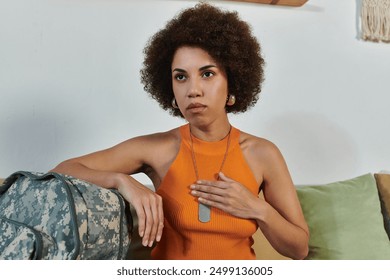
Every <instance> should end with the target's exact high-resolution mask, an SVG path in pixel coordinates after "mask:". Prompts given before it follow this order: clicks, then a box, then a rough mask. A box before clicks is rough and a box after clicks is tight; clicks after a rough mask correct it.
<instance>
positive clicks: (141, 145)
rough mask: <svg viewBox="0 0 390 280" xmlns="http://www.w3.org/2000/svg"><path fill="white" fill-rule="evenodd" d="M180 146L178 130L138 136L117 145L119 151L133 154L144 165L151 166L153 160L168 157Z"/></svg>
mask: <svg viewBox="0 0 390 280" xmlns="http://www.w3.org/2000/svg"><path fill="white" fill-rule="evenodd" d="M179 145H180V132H179V129H178V128H175V129H172V130H169V131H166V132H158V133H153V134H147V135H142V136H137V137H134V138H131V139H129V140H126V141H124V142H123V143H120V144H119V145H117V147H114V148H117V149H119V150H122V151H124V152H129V151H130V152H131V153H132V154H134V155H137V157H138V158H141V159H142V161H143V162H144V163H147V164H151V163H152V162H153V159H158V158H161V157H166V156H167V155H169V154H171V153H174V152H175V150H177V149H178V147H179Z"/></svg>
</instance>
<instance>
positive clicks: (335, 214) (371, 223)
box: [297, 174, 390, 260]
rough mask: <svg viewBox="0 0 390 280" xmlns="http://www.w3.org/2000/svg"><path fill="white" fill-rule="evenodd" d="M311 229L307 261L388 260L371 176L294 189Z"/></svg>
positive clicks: (389, 255) (389, 246)
mask: <svg viewBox="0 0 390 280" xmlns="http://www.w3.org/2000/svg"><path fill="white" fill-rule="evenodd" d="M297 192H298V197H299V200H300V202H301V205H302V210H303V213H304V215H305V218H306V221H307V223H308V225H309V230H310V241H309V255H308V256H307V259H323V260H325V259H326V260H346V259H348V260H357V259H363V260H372V259H387V260H388V259H390V241H389V238H388V236H387V234H386V231H385V228H384V224H383V216H382V213H381V206H380V200H379V196H378V189H377V187H376V182H375V178H374V176H373V175H372V174H366V175H363V176H360V177H356V178H353V179H350V180H346V181H340V182H335V183H331V184H326V185H315V186H302V187H298V188H297Z"/></svg>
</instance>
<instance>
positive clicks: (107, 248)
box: [0, 171, 132, 260]
mask: <svg viewBox="0 0 390 280" xmlns="http://www.w3.org/2000/svg"><path fill="white" fill-rule="evenodd" d="M128 209H129V207H128V205H126V204H125V202H124V199H123V198H122V196H121V195H120V194H119V193H118V192H117V191H114V190H109V189H105V188H101V187H99V186H96V185H93V184H91V183H87V182H84V181H82V180H79V179H75V178H72V177H70V176H65V175H60V174H58V173H37V172H26V171H20V172H16V173H14V174H12V175H11V176H9V177H8V178H7V179H6V180H5V181H4V183H3V185H2V186H1V187H0V259H62V260H66V259H125V258H126V255H127V251H128V248H129V245H130V240H131V239H130V233H131V230H132V221H131V215H130V212H129V211H128Z"/></svg>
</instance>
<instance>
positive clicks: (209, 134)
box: [190, 120, 231, 142]
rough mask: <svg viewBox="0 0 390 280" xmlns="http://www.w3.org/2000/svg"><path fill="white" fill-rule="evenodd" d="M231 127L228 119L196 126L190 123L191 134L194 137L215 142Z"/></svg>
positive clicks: (224, 135) (223, 136) (226, 133)
mask: <svg viewBox="0 0 390 280" xmlns="http://www.w3.org/2000/svg"><path fill="white" fill-rule="evenodd" d="M230 129H231V125H230V123H229V121H228V120H226V121H225V122H224V123H218V124H217V123H214V124H210V125H208V126H196V125H193V124H190V130H191V134H192V135H194V136H195V137H196V138H198V139H201V140H203V141H208V142H215V141H220V140H222V139H223V138H225V137H226V136H227V135H228V134H229V132H230Z"/></svg>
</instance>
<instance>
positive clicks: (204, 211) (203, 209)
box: [190, 126, 232, 223]
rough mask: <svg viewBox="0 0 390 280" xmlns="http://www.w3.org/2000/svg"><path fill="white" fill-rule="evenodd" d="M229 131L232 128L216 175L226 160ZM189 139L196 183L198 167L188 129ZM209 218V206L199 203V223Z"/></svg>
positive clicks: (228, 139)
mask: <svg viewBox="0 0 390 280" xmlns="http://www.w3.org/2000/svg"><path fill="white" fill-rule="evenodd" d="M231 130H232V127H231V126H230V128H229V133H228V135H227V144H226V151H225V154H224V155H223V159H222V163H221V167H220V168H219V171H218V174H219V172H221V171H222V168H223V166H224V164H225V161H226V158H227V154H228V151H229V146H230V132H231ZM190 139H191V155H192V162H193V165H194V171H195V176H196V181H198V180H199V172H198V166H197V164H196V157H195V151H194V140H193V139H192V132H191V128H190ZM218 178H219V175H218ZM210 218H211V209H210V206H209V205H206V204H203V203H200V202H199V205H198V219H199V221H201V222H202V223H207V222H209V221H210Z"/></svg>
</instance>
